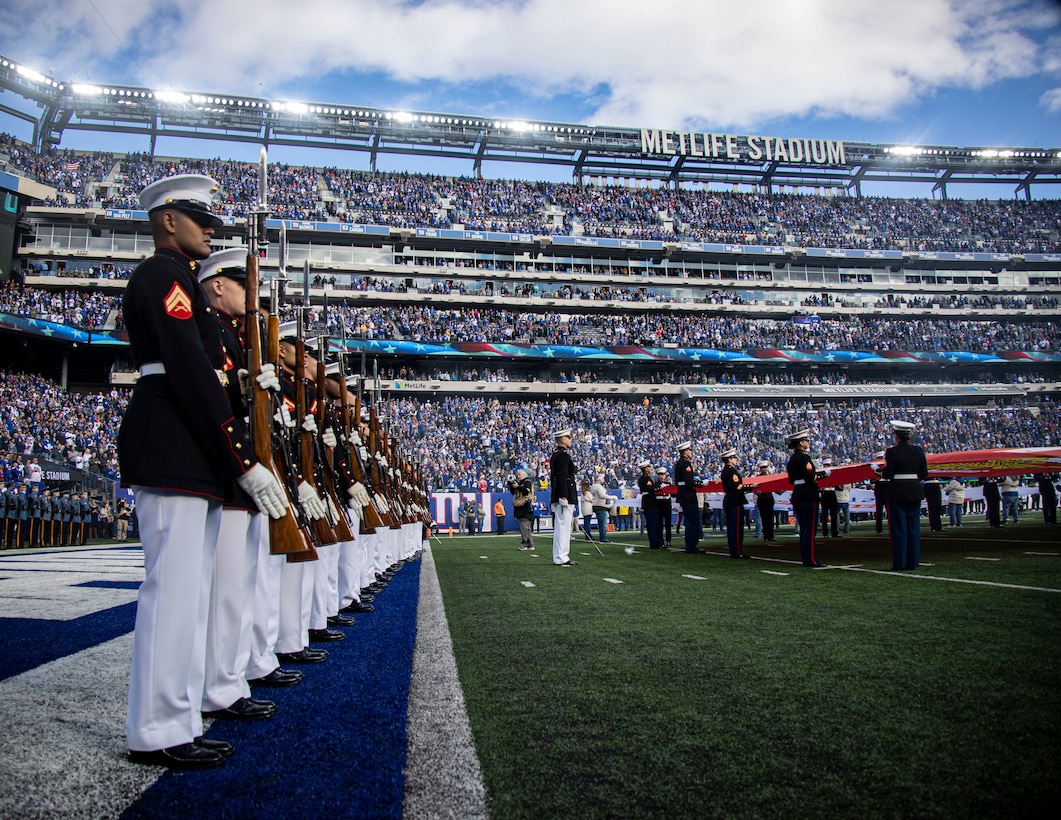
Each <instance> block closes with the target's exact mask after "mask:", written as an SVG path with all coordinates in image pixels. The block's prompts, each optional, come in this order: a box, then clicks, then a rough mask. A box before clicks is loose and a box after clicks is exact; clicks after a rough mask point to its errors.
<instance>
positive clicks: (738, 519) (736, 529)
mask: <svg viewBox="0 0 1061 820" xmlns="http://www.w3.org/2000/svg"><path fill="white" fill-rule="evenodd" d="M890 425H891V428H892V435H893V438H894V440H895V444H894V445H893V446H892V447H889V448H888V449H887V450H886V451H885V452H884V454H883V456H884V465H883V466H880V465H878V464H877V463H876V462H874V469H875V470H879V471H880V478H881V479H883V481H882V482H881V484H882V485H885V486H887V488H888V499H887V506H888V520H889V522H890V524H889V533H890V538H891V547H892V569H894V570H908V569H915V568H916V567H917V566H918V565H919V564H920V560H921V527H920V516H921V500H922V499H923V498H924V497H925V496H924V489H923V482H924V481H925V480H926V479H927V478H928V464H927V459H926V458H925V452H924V450H922V449H921V448H920V447H918V446H916V445H914V444H912V443H911V442H910V437H911V433H912V432H913V430H914V427H915V425H914V424H913V423H912V422H907V421H900V420H893V421H891V422H890ZM554 439H555V441H556V450H555V451H554V453H553V455H552V457H551V458H550V462H549V468H550V472H549V477H550V487H551V499H550V501H551V506H552V512H553V520H554V526H553V563H554V564H556V565H557V566H575V565H577V562H576V561H572V560H571V555H570V552H571V530H572V527H573V520H574V516H575V515H576V513H575V511H576V510H577V509H578V493H577V489H576V483H575V475H576V471H575V467H574V463H573V462H572V460H571V456H570V454H569V453H568V450H569V449H570V447H571V441H572V430H571V428H564V429H562V430H557V431H556V432H555V433H554ZM786 441H787V443H788V447H789V449H790V450H791V451H792V455H791V456H790V457H789V459H788V464H787V465H786V467H785V472H786V474H787V476H788V481H789V483H790V484H791V485H792V512H793V514H794V515H795V518H796V523H797V526H798V529H799V552H800V561H801V563H802V564H803V566H805V567H823V566H825V565H824V564H823V563H822V562H821V561H819V560H818V556H817V551H816V543H815V541H816V532H817V528H818V515H819V511H820V502H821V491H820V490H819V487H818V482H819V481H820V480H821V479H823V478H827V477H828V476H829V475H830V474H831V468H830V467H827V466H823V467H822V468H821V469H819V468H818V467H817V466H816V465H815V464H814V461H813V459H812V458H811V457H810V455H809V452H808V451H809V450H810V430H809V429H803V430H798V431H796V432H794V433H791V434H789V435H788V436H786ZM675 450H676V451H677V454H678V460H677V462H675V464H674V483H675V492H674V497H675V500H676V501H677V502H678V505H679V506H680V507H681V511H682V520H683V521H684V522H685V552H688V553H697V552H703V551H704V550H702V549H700V546H699V543H700V540H701V538H702V537H703V532H702V523H701V518H700V503H699V500H698V496H697V492H698V491H699V490H701V489H702V488H703V485H704V483H705V480H704V479H703V478H702V476H701V474H700V471H698V470H697V469H696V468H695V467H694V466H693V461H692V459H693V443H692V442H691V441H684V442H682V443H681V444H679V445H678V446H677V447H676V448H675ZM720 459H721V461H722V465H723V466H722V473H721V476H720V481H721V484H722V491H723V500H722V507H723V511H724V513H725V520H726V540H727V544H728V547H729V554H730V557H731V558H747V555H746V554H745V552H744V526H743V521H742V516H743V514H744V507H745V505H747V503H748V498H747V495H746V494H745V489H746V485H745V483H744V478H743V476H741V474H740V472H739V471H738V469H737V464H738V456H737V450H736V448H730V449H728V450H726V451H724V452H723V453H722V454H721V455H720ZM637 466H638V468H639V469H640V470H641V475H640V476H639V477H638V480H637V486H638V489H639V490H640V491H641V511H642V515H643V516H644V520H645V528H646V530H647V532H648V542H649V549H663V548H664V543H663V519H662V516H661V511H660V510H661V507H662V508H663V509H664V510H666V514H667V515H669V511H670V503H671V502H670V496H671V494H670V493H669V492H664V491H663V487H664V483H665V481H664V478H665V476H666V474H667V471H666V469H660V470H658V471H653V468H652V462H651V461H649V460H648V459H644V460H642V461H641V462H639V463H638V465H637ZM756 466H757V467H758V469H759V472H760V474H763V475H766V474H767V473H768V472H769V469H770V464H769V462H766V461H760V462H759V463H758V464H757V465H756ZM756 504H757V506H758V507H759V513H760V517H761V518H762V520H763V521H764V522H772V521H773V508H774V497H773V493H771V492H763V491H759V492H758V493H757V498H756ZM765 540H766V541H772V540H773V529H772V523H771V524H768V525H767V526H766V528H765Z"/></svg>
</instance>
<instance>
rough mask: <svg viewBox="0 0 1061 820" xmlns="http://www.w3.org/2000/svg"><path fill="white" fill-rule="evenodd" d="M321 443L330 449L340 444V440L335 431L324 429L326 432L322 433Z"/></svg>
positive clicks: (329, 428) (328, 428)
mask: <svg viewBox="0 0 1061 820" xmlns="http://www.w3.org/2000/svg"><path fill="white" fill-rule="evenodd" d="M321 441H322V442H323V443H324V446H325V447H327V448H329V449H331V448H333V447H335V446H337V445H338V444H339V442H338V440H337V439H336V438H335V431H334V430H333V429H332V428H331V427H325V428H324V432H323V433H321Z"/></svg>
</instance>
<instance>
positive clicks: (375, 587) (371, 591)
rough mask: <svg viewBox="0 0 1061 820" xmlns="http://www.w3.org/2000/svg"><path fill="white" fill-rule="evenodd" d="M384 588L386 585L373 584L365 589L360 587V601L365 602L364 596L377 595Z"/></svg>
mask: <svg viewBox="0 0 1061 820" xmlns="http://www.w3.org/2000/svg"><path fill="white" fill-rule="evenodd" d="M384 586H386V584H380V583H374V584H369V585H368V586H367V587H361V600H362V601H363V600H365V597H366V594H367V595H379V593H381V592H383V587H384Z"/></svg>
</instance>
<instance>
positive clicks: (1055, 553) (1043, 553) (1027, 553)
mask: <svg viewBox="0 0 1061 820" xmlns="http://www.w3.org/2000/svg"><path fill="white" fill-rule="evenodd" d="M1024 554H1025V555H1061V552H1026V553H1024Z"/></svg>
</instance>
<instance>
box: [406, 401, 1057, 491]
mask: <svg viewBox="0 0 1061 820" xmlns="http://www.w3.org/2000/svg"><path fill="white" fill-rule="evenodd" d="M386 416H387V418H388V419H389V422H390V424H391V425H392V428H393V430H394V432H395V434H396V435H397V436H398V438H399V440H400V441H401V442H402V443H403V446H404V447H406V448H407V451H408V452H411V457H412V458H413V459H414V460H415V461H416V462H417V463H420V464H422V465H423V469H424V473H425V476H426V477H427V481H428V483H429V485H430V486H431V487H433V488H443V487H450V486H453V487H459V488H464V489H467V488H473V487H476V486H478V485H479V483H480V482H481V481H483V480H485V481H486V483H487V484H488V486H490V487H491V488H495V489H500V488H503V487H504V486H505V478H506V476H507V475H508V474H509V473H510V472H512V471H514V470H515V469H516V468H518V467H523V468H525V469H527V470H529V472H530V473H531V474H537V475H538V476H539V477H540V478H544V477H545V476H547V475H548V459H549V455H550V453H551V452H552V451H553V441H552V438H551V431H553V430H556V429H560V428H563V427H566V426H572V427H573V428H574V429H575V431H576V433H575V443H574V445H573V447H572V450H571V454H572V458H573V459H574V461H575V464H576V465H577V466H578V468H579V469H580V472H581V474H582V475H585V476H587V477H591V476H592V475H593V474H594V473H595V472H596V471H598V470H601V471H604V472H605V473H606V475H607V481H608V483H609V484H610V485H611V486H612V487H613V488H614V487H618V486H620V483H621V482H622V483H625V486H631V484H632V483H633V482H636V478H637V473H638V470H637V468H636V466H635V465H636V464H637V463H638V462H639V461H640V460H641V459H643V458H647V459H650V460H651V461H652V463H653V464H654V465H656V466H662V467H666V468H667V469H670V468H671V466H672V465H673V463H674V461H675V460H676V457H675V454H674V445H675V444H677V443H678V442H679V441H683V440H685V439H690V440H692V441H693V442H695V444H696V449H697V462H698V466H700V467H701V468H702V470H703V472H704V473H705V474H706V476H707V477H709V478H717V476H718V473H719V471H720V469H721V464H720V463H719V459H718V454H719V453H720V452H722V451H724V450H725V449H727V448H729V447H736V448H737V450H738V452H739V453H740V460H741V463H742V464H744V465H745V467H746V468H747V467H748V465H751V464H754V463H756V462H757V461H758V460H760V459H765V460H767V461H769V462H770V463H771V464H772V465H774V467H775V468H776V469H780V468H782V467H783V465H784V464H785V463H786V461H787V459H788V451H787V450H786V449H785V447H784V434H785V433H786V432H789V431H792V430H798V429H801V428H803V427H808V428H810V429H811V431H812V445H811V449H812V451H813V453H814V454H815V455H820V456H829V457H831V458H832V459H833V461H834V463H836V464H844V463H855V462H861V461H865V460H867V459H869V458H871V457H872V456H873V455H874V453H876V452H878V451H880V450H883V449H884V448H885V447H886V446H890V444H891V441H892V438H891V428H890V427H889V426H888V420H889V419H890V418H895V417H901V418H903V419H907V420H910V421H914V422H916V423H917V424H918V429H917V432H916V434H915V439H916V443H918V444H921V445H922V446H923V447H924V448H925V449H926V451H927V452H930V453H943V452H954V451H961V450H975V449H990V448H995V447H1021V446H1058V445H1059V444H1061V427H1059V422H1061V413H1059V412H1058V409H1057V408H1056V406H1055V405H1053V404H1050V403H1044V404H1042V405H1039V406H1037V407H1034V408H1031V407H1027V406H1023V405H1014V406H1009V407H1002V406H990V407H986V408H978V409H960V408H959V409H956V408H952V407H912V406H909V405H908V404H904V403H902V402H898V403H892V402H888V401H881V400H870V401H859V402H852V403H835V404H831V403H825V404H817V403H816V404H814V405H813V406H812V405H811V404H801V403H793V402H786V403H778V404H772V405H767V406H764V407H757V408H750V407H741V406H737V405H735V404H723V403H717V402H700V401H698V402H697V403H696V404H695V405H694V406H689V405H685V406H680V405H678V404H675V403H668V402H667V400H666V399H664V400H662V401H656V400H653V401H649V400H648V399H644V400H643V401H641V402H635V403H630V402H623V401H619V400H614V399H597V398H593V399H583V400H580V401H578V402H571V403H568V402H567V401H563V400H561V401H551V402H544V401H539V402H535V401H509V402H505V401H500V400H498V399H496V398H487V397H471V398H469V397H452V398H446V399H444V400H442V401H418V400H411V399H407V400H402V401H394V402H392V403H390V405H389V406H388V408H387V410H386Z"/></svg>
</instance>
